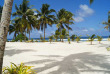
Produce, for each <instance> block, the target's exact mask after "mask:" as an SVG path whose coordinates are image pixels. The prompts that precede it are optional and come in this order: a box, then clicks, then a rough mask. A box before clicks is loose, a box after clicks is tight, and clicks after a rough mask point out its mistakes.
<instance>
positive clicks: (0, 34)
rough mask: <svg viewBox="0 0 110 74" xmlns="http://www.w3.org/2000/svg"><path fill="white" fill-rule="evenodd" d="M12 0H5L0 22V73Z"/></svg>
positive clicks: (0, 73)
mask: <svg viewBox="0 0 110 74" xmlns="http://www.w3.org/2000/svg"><path fill="white" fill-rule="evenodd" d="M12 5H13V0H5V3H4V6H3V11H2V17H1V23H0V74H2V65H3V56H4V51H5V43H6V40H7V34H8V29H9V24H10V16H11V11H12Z"/></svg>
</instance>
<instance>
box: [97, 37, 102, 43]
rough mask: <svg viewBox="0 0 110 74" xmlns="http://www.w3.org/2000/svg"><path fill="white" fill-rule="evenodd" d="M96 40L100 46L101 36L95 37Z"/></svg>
mask: <svg viewBox="0 0 110 74" xmlns="http://www.w3.org/2000/svg"><path fill="white" fill-rule="evenodd" d="M97 39H98V41H99V44H100V41H102V39H103V38H102V37H101V36H97Z"/></svg>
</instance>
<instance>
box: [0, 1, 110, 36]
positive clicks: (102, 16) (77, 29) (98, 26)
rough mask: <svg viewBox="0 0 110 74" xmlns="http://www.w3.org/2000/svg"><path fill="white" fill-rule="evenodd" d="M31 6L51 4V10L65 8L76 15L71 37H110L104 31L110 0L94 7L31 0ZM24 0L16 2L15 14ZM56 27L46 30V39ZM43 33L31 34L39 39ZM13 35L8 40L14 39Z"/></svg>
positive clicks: (81, 2) (71, 2)
mask: <svg viewBox="0 0 110 74" xmlns="http://www.w3.org/2000/svg"><path fill="white" fill-rule="evenodd" d="M29 1H30V5H34V7H33V8H36V9H38V10H39V9H40V8H41V6H42V4H45V3H47V4H49V5H50V8H53V9H55V10H56V11H59V10H60V9H61V8H65V9H66V10H68V11H71V12H72V13H74V15H75V16H74V19H75V22H74V23H75V24H73V25H71V27H72V29H73V30H72V31H70V35H72V34H77V35H82V36H86V34H89V35H91V34H97V35H101V36H108V35H110V33H109V32H108V31H107V30H106V29H104V26H105V25H103V24H102V22H103V21H107V20H108V15H107V13H108V11H109V10H110V0H95V1H94V3H93V4H92V5H90V4H89V0H29ZM21 2H22V0H14V4H13V10H12V12H15V8H14V5H15V3H16V4H17V5H19V4H20V3H21ZM3 4H4V0H1V1H0V5H3ZM12 18H13V17H12ZM12 18H11V19H12ZM56 29H57V28H56V25H53V26H52V27H49V26H48V28H47V29H46V37H48V36H49V35H51V34H52V33H54V31H55V30H56ZM40 34H43V32H42V31H37V30H33V31H32V32H31V38H39V36H40ZM12 37H13V34H11V35H10V36H9V35H8V38H12Z"/></svg>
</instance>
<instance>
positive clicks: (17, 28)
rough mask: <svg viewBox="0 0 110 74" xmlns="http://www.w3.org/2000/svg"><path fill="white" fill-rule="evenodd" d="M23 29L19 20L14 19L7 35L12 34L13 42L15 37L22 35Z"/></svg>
mask: <svg viewBox="0 0 110 74" xmlns="http://www.w3.org/2000/svg"><path fill="white" fill-rule="evenodd" d="M22 31H23V28H22V24H21V18H19V17H16V18H15V19H13V20H12V21H11V25H9V35H10V34H12V33H14V37H13V40H14V39H15V38H16V35H17V34H19V33H22Z"/></svg>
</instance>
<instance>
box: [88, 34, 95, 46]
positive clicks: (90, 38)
mask: <svg viewBox="0 0 110 74" xmlns="http://www.w3.org/2000/svg"><path fill="white" fill-rule="evenodd" d="M87 36H88V37H89V38H88V41H90V42H91V45H92V42H93V41H94V39H95V34H93V35H92V36H89V35H87Z"/></svg>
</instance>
